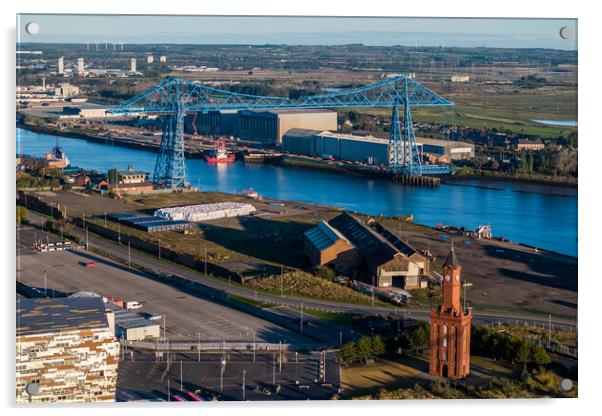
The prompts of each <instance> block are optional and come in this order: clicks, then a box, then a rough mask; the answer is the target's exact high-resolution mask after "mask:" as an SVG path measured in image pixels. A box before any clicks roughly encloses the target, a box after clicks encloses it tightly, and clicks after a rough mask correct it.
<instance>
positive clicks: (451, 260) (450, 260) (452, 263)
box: [443, 239, 461, 269]
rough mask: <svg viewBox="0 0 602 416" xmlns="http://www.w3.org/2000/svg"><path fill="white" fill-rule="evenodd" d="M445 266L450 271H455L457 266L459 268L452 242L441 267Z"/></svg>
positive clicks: (452, 241)
mask: <svg viewBox="0 0 602 416" xmlns="http://www.w3.org/2000/svg"><path fill="white" fill-rule="evenodd" d="M445 266H449V267H451V268H452V269H455V268H456V267H458V266H461V264H460V261H459V260H458V257H457V256H456V250H455V249H454V240H453V239H452V240H451V249H450V250H449V253H448V255H447V259H446V260H445V263H443V267H445Z"/></svg>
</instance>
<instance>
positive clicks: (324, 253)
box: [304, 221, 359, 270]
mask: <svg viewBox="0 0 602 416" xmlns="http://www.w3.org/2000/svg"><path fill="white" fill-rule="evenodd" d="M304 242H305V254H306V255H307V257H308V258H309V261H310V263H311V264H312V266H322V265H329V266H332V267H334V269H336V270H348V269H350V268H351V267H353V266H355V265H356V264H357V263H358V262H359V253H358V250H357V248H356V247H355V246H354V245H353V244H351V242H350V241H349V240H348V239H347V238H345V236H344V235H343V234H341V233H340V232H339V231H337V230H336V229H335V228H333V227H332V226H331V225H330V224H328V223H327V222H326V221H320V222H319V223H318V224H317V225H316V226H315V227H313V228H310V229H309V230H307V231H306V232H305V233H304Z"/></svg>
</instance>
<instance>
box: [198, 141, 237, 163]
mask: <svg viewBox="0 0 602 416" xmlns="http://www.w3.org/2000/svg"><path fill="white" fill-rule="evenodd" d="M205 161H206V162H207V163H234V162H236V154H234V153H228V151H227V150H226V144H225V143H224V141H223V140H218V142H217V147H216V148H215V150H212V151H211V152H209V154H207V155H205Z"/></svg>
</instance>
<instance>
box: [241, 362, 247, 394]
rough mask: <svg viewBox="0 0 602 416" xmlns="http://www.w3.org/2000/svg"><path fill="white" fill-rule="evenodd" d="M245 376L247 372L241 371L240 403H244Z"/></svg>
mask: <svg viewBox="0 0 602 416" xmlns="http://www.w3.org/2000/svg"><path fill="white" fill-rule="evenodd" d="M246 375H247V370H245V369H243V370H242V401H243V402H244V401H245V376H246Z"/></svg>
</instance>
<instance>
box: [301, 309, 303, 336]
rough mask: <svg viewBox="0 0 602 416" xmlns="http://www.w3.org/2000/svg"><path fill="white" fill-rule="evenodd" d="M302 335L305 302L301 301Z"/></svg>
mask: <svg viewBox="0 0 602 416" xmlns="http://www.w3.org/2000/svg"><path fill="white" fill-rule="evenodd" d="M301 333H303V301H301Z"/></svg>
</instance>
